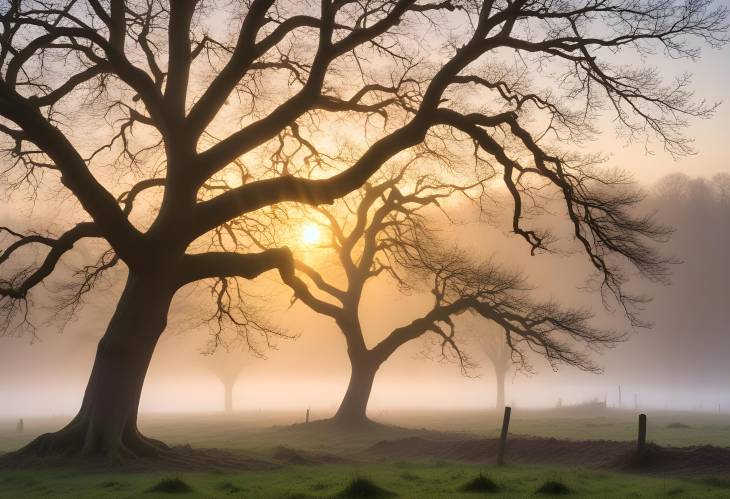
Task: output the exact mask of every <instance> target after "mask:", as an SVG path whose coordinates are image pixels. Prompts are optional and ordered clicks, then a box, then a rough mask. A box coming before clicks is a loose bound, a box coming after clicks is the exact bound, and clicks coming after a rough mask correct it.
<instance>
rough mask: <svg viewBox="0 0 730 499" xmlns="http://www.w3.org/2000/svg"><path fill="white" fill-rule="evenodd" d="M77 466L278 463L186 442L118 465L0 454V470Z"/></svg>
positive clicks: (196, 467)
mask: <svg viewBox="0 0 730 499" xmlns="http://www.w3.org/2000/svg"><path fill="white" fill-rule="evenodd" d="M38 467H40V468H56V467H78V468H82V469H84V470H86V471H99V472H105V471H110V470H111V471H130V472H137V471H211V470H269V469H275V468H278V467H279V465H277V464H275V463H271V462H267V461H261V460H257V459H251V458H248V457H246V456H243V455H240V454H235V453H232V452H228V451H225V450H220V449H193V448H192V447H190V446H189V445H179V446H175V447H171V448H170V449H169V450H168V451H165V452H162V453H160V455H159V456H157V457H141V458H137V459H129V460H126V461H124V462H122V463H120V464H113V463H110V462H109V461H108V460H107V459H105V458H103V457H70V456H67V455H53V456H43V457H37V456H14V455H4V456H0V469H2V468H5V469H9V468H10V469H13V468H14V469H22V468H38Z"/></svg>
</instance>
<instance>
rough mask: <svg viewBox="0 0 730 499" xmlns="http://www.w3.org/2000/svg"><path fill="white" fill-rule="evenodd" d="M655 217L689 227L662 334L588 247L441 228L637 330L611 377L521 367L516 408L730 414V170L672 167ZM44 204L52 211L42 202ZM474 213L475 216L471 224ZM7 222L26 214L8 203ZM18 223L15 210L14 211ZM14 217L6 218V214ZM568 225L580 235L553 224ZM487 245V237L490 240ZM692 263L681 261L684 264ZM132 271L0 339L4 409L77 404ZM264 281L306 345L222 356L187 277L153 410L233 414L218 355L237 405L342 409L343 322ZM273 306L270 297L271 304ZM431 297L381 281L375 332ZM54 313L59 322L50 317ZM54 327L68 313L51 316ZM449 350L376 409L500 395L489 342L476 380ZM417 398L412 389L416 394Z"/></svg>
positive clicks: (159, 367)
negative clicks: (584, 254)
mask: <svg viewBox="0 0 730 499" xmlns="http://www.w3.org/2000/svg"><path fill="white" fill-rule="evenodd" d="M645 190H646V191H647V192H648V194H649V195H648V197H647V199H646V200H645V202H644V204H643V208H644V209H646V210H647V212H653V211H656V213H657V217H658V219H659V220H660V221H661V222H662V223H665V224H668V225H670V226H672V227H674V228H675V229H676V232H675V233H674V234H673V235H672V237H671V239H670V241H669V242H668V243H667V244H664V245H662V250H663V251H665V252H666V253H667V254H670V255H673V256H675V257H676V259H677V263H676V264H675V265H673V266H672V272H673V276H672V284H671V285H669V286H664V285H661V284H646V283H642V284H641V291H642V292H645V293H647V294H650V295H653V296H654V299H653V301H652V302H651V303H648V304H647V305H646V308H645V310H644V312H643V314H642V318H643V319H646V320H649V321H652V322H653V327H652V328H651V329H644V328H634V329H631V328H630V326H629V325H628V324H627V322H626V320H625V319H624V318H623V316H622V315H621V313H620V312H619V311H617V310H614V311H613V312H611V311H604V309H603V307H602V305H601V302H600V296H599V295H598V294H597V293H596V292H595V290H593V289H585V288H584V285H585V284H586V283H585V275H588V274H590V268H589V267H588V265H587V263H586V262H585V260H584V259H582V258H581V256H580V255H577V256H576V255H571V254H569V251H568V250H570V247H569V246H567V247H566V248H565V249H566V252H565V254H557V255H545V254H543V255H537V256H534V257H530V256H529V252H528V251H527V249H526V248H525V245H524V243H523V242H522V241H520V240H516V239H514V238H508V237H506V236H505V233H506V230H505V229H504V226H503V225H504V224H502V222H501V220H499V216H496V217H495V219H494V220H492V221H491V222H492V223H491V224H487V223H481V224H480V223H473V222H470V223H466V222H464V223H460V221H459V220H455V222H456V223H455V224H454V225H453V226H450V225H449V224H444V225H442V227H441V231H440V235H439V237H442V238H443V239H444V240H451V241H458V243H459V244H460V245H461V246H463V247H465V248H468V249H469V251H470V252H473V253H474V254H484V255H489V254H491V253H496V255H497V257H498V258H499V261H500V262H504V263H506V264H508V265H516V266H520V267H521V268H524V269H525V271H524V272H525V274H526V275H527V276H528V278H529V282H530V283H531V284H532V285H533V286H534V287H535V288H536V289H535V292H536V294H537V295H538V296H540V297H543V298H550V297H555V298H560V299H562V300H564V301H569V302H572V303H581V304H584V305H585V306H589V307H591V308H593V310H595V311H597V312H598V313H599V318H598V319H599V323H600V324H601V325H602V326H606V327H611V328H614V329H617V330H626V331H629V332H630V337H629V339H628V341H626V342H624V343H621V344H618V345H617V346H616V348H613V349H609V350H605V351H603V352H602V353H596V354H594V356H595V360H596V362H597V363H598V364H599V365H600V366H601V367H602V368H603V370H604V373H603V374H602V375H597V374H592V373H585V372H581V371H578V370H577V369H574V368H570V367H566V366H563V367H561V368H560V369H559V370H558V371H556V372H553V370H552V369H550V367H549V366H548V365H546V363H545V362H544V361H543V360H541V359H540V358H538V357H535V358H532V359H531V363H532V366H533V367H534V370H533V372H532V373H528V372H515V371H514V370H513V371H512V372H510V373H509V374H508V377H507V383H506V392H507V395H506V401H507V402H508V403H510V404H511V405H513V407H516V408H521V407H525V408H527V407H553V406H555V405H556V404H558V403H559V402H558V401H559V400H560V402H561V403H562V404H575V403H581V402H585V401H588V400H591V399H594V398H595V399H598V400H599V401H603V400H605V401H606V402H607V404H608V405H609V406H618V403H619V400H618V397H619V395H618V391H619V385H620V387H621V391H622V404H623V407H624V408H633V407H634V405H635V403H638V406H639V407H640V408H642V409H643V408H657V409H682V410H696V411H707V412H717V411H718V410H720V411H725V410H727V411H728V412H730V392H728V391H727V389H726V380H727V379H728V376H730V363H728V362H727V361H726V359H727V358H730V332H729V331H728V324H729V323H730V310H729V309H728V306H727V305H728V298H729V297H730V267H729V266H728V265H727V264H726V256H727V247H728V244H730V226H728V224H727V223H723V222H725V221H726V220H728V219H730V177H728V176H727V175H715V176H714V177H710V178H707V177H694V178H693V177H688V176H685V175H681V174H675V175H668V176H665V177H663V178H661V179H659V180H658V181H655V182H653V183H652V184H650V185H647V186H646V187H645ZM40 209H42V207H40ZM468 210H469V208H464V209H463V211H465V213H464V216H463V217H462V220H469V219H471V218H473V216H472V214H471V213H468ZM3 216H4V217H5V218H6V219H8V218H16V217H18V216H19V215H18V214H9V213H5V214H4V215H3ZM5 221H7V220H5ZM5 221H4V222H5ZM555 230H556V231H562V230H569V228H565V227H556V229H555ZM486 243H488V244H486ZM680 261H681V263H679V262H680ZM119 275H120V274H119V273H116V274H113V273H112V274H109V275H108V276H107V277H106V278H105V283H104V284H103V286H101V287H100V289H101V291H99V292H95V293H93V294H92V295H89V298H88V303H87V304H86V305H85V306H84V307H83V308H82V309H80V310H79V313H78V316H77V317H76V318H73V319H71V320H70V322H69V323H68V325H67V326H66V328H65V330H64V331H63V332H62V333H59V332H58V327H57V322H58V321H57V319H58V316H56V315H55V313H54V309H53V307H52V306H51V305H47V306H45V307H43V306H41V307H40V308H41V309H43V313H42V314H38V317H39V318H41V319H42V320H41V321H40V322H38V325H37V330H36V338H34V339H33V338H32V336H30V335H28V334H25V335H22V336H6V337H3V338H0V345H1V348H0V379H1V380H2V382H0V400H2V404H0V417H30V416H46V415H58V414H66V415H68V414H71V413H73V411H75V410H76V409H77V408H78V405H79V403H80V399H81V397H82V395H83V387H84V384H85V381H86V377H87V376H88V373H89V370H90V368H91V363H92V360H93V355H94V351H95V348H96V342H97V341H98V339H99V337H100V335H101V333H102V332H103V330H104V325H105V324H106V322H107V321H108V318H109V316H110V314H111V313H112V311H113V307H114V304H115V303H116V299H117V296H118V295H119V293H120V285H119V280H120V278H119ZM260 281H261V282H259V283H256V285H255V286H252V287H251V292H252V293H253V294H254V295H256V294H257V291H256V290H259V293H258V294H260V295H263V294H264V293H263V292H262V291H261V290H273V293H271V296H275V297H276V300H275V301H268V302H266V303H258V302H257V303H258V306H261V307H262V313H264V314H265V315H267V316H268V317H270V318H273V321H274V322H275V323H276V324H277V325H278V326H280V327H281V328H282V329H283V330H286V331H288V332H289V333H292V334H295V335H298V336H297V337H296V338H294V339H276V340H274V345H273V347H274V348H266V347H265V345H262V344H259V345H258V346H259V347H261V348H260V353H261V354H263V356H264V357H261V356H257V355H255V354H254V353H252V352H250V351H249V349H248V348H247V346H246V345H245V344H241V343H235V342H234V343H232V344H230V345H228V346H227V348H228V353H226V349H227V348H226V346H225V345H224V346H220V347H218V349H217V350H216V352H215V353H214V354H213V355H211V354H209V353H208V352H209V351H210V348H211V347H210V344H209V342H210V338H211V337H210V332H209V330H208V328H207V327H205V326H203V325H201V324H200V321H199V320H197V321H196V320H195V317H196V314H201V313H202V312H201V311H204V310H205V306H204V302H205V300H206V299H207V296H208V295H207V293H208V291H207V289H205V288H202V287H189V288H185V289H184V290H182V291H181V292H180V293H178V296H177V297H176V302H175V304H174V307H173V312H172V314H171V319H170V323H169V326H168V330H167V331H166V332H165V334H164V335H163V336H162V339H161V340H160V344H159V347H158V349H157V350H156V352H155V354H154V358H153V362H152V364H151V367H150V371H149V375H148V378H147V380H146V383H145V388H144V391H143V396H142V402H141V411H142V412H143V413H145V412H200V411H204V412H205V411H218V410H221V409H222V408H223V403H224V401H223V397H224V395H223V385H222V383H221V382H220V380H219V378H218V377H216V373H215V369H213V367H214V364H216V363H221V362H226V363H231V364H240V375H239V376H238V378H237V381H236V383H235V387H234V389H233V409H234V410H236V411H259V410H262V409H263V410H266V411H270V410H295V411H304V409H305V408H311V409H312V411H313V414H315V415H319V416H325V415H331V414H332V413H333V411H334V410H335V409H336V407H337V404H338V402H339V400H340V398H341V397H342V394H343V393H344V390H345V388H346V386H347V379H348V376H349V365H348V362H347V356H346V354H345V345H344V342H343V340H342V338H341V334H340V333H339V332H338V330H337V329H336V328H335V326H334V324H333V323H332V321H331V320H328V319H327V318H325V317H322V316H319V315H317V314H315V313H313V312H311V311H309V310H307V309H306V308H305V307H303V306H301V304H299V303H295V304H294V305H293V306H291V307H290V303H289V300H290V297H291V293H290V292H289V291H288V289H285V288H283V287H281V286H279V285H277V284H276V282H275V276H264V278H263V279H261V280H260ZM259 301H261V300H259ZM428 304H429V298H428V297H426V296H423V295H419V294H418V293H411V294H403V293H400V292H399V291H398V289H396V288H395V287H394V286H393V285H392V284H388V283H387V282H386V280H385V279H382V280H378V281H376V282H375V283H374V284H372V285H369V287H368V288H367V292H366V295H365V299H364V304H363V310H362V316H363V318H364V324H365V329H366V338H367V339H368V341H371V342H373V343H374V342H375V341H376V340H378V339H380V338H382V336H383V334H384V333H385V332H386V331H389V330H390V329H392V328H393V327H396V326H397V325H399V324H402V323H405V322H409V321H410V320H412V318H415V317H416V316H417V315H415V314H416V313H417V312H418V311H422V310H425V309H426V307H428ZM44 321H46V322H44ZM48 321H55V322H52V323H51V322H48ZM457 324H458V325H459V326H460V327H461V328H463V329H462V330H464V331H469V330H473V331H478V330H479V328H488V327H491V326H489V325H488V324H487V323H485V321H483V320H482V321H480V320H478V319H474V318H468V317H463V318H459V322H457ZM436 351H437V348H435V347H434V345H433V344H429V343H428V342H427V341H424V340H415V341H412V342H411V343H409V344H408V345H407V346H406V348H404V349H402V350H401V351H398V352H397V353H396V354H395V356H394V357H393V358H392V359H391V360H390V361H389V362H387V363H386V364H384V366H383V368H382V370H381V371H380V372H379V373H378V375H377V377H376V381H375V386H374V390H373V397H372V401H371V403H370V405H369V412H370V414H371V415H373V416H375V417H377V415H378V414H379V413H380V412H381V411H384V410H398V409H404V408H429V409H477V408H486V407H493V406H494V404H495V379H494V372H493V368H492V366H491V364H490V361H489V359H488V358H487V357H486V355H485V353H484V351H483V347H481V346H480V345H479V343H478V342H470V343H469V344H468V349H467V351H468V353H469V354H470V355H471V356H472V357H473V359H474V360H475V362H476V364H477V365H476V366H475V367H474V368H473V369H471V370H470V371H469V372H468V373H467V376H464V375H462V373H461V372H460V369H459V367H458V365H457V364H456V363H454V362H443V361H438V359H434V357H437V355H436ZM406 395H407V396H406Z"/></svg>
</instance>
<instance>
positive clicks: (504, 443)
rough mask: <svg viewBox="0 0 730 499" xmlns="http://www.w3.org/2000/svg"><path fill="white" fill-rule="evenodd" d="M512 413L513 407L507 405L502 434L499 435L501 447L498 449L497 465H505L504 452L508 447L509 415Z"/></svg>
mask: <svg viewBox="0 0 730 499" xmlns="http://www.w3.org/2000/svg"><path fill="white" fill-rule="evenodd" d="M511 414H512V408H511V407H509V406H507V407H505V408H504V418H503V419H502V434H501V435H500V437H499V447H498V449H497V466H503V465H504V452H505V450H506V449H507V433H508V432H509V417H510V415H511Z"/></svg>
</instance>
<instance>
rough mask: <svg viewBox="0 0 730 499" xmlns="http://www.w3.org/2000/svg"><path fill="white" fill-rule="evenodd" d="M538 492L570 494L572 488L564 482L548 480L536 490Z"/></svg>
mask: <svg viewBox="0 0 730 499" xmlns="http://www.w3.org/2000/svg"><path fill="white" fill-rule="evenodd" d="M535 493H536V494H551V495H563V494H570V493H571V490H570V489H569V488H568V486H567V485H565V484H564V483H563V482H558V481H557V480H548V481H547V482H545V483H543V484H542V485H540V487H539V488H538V489H537V490H536V491H535Z"/></svg>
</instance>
